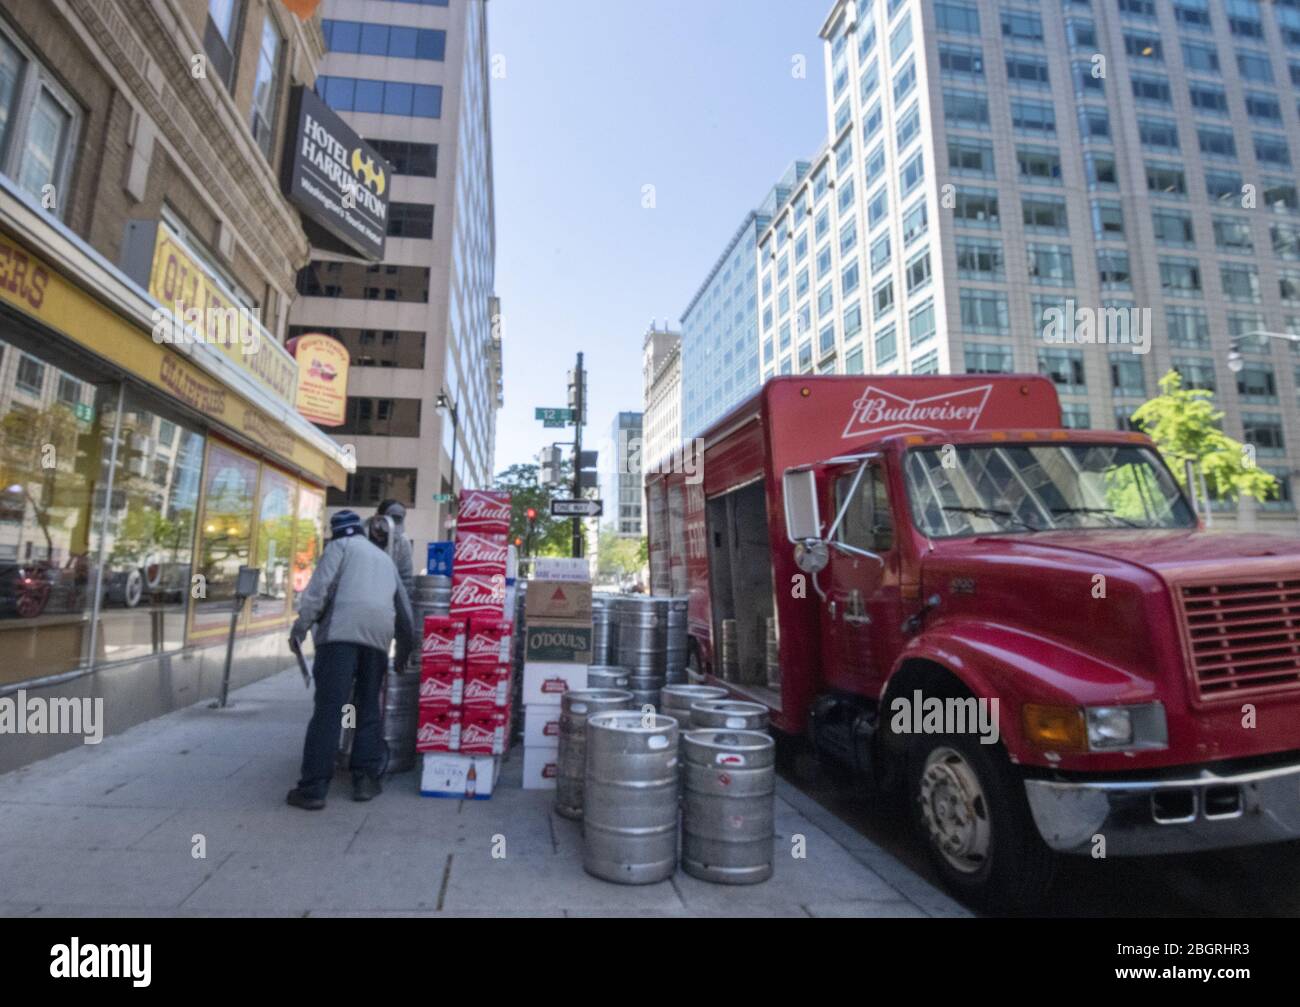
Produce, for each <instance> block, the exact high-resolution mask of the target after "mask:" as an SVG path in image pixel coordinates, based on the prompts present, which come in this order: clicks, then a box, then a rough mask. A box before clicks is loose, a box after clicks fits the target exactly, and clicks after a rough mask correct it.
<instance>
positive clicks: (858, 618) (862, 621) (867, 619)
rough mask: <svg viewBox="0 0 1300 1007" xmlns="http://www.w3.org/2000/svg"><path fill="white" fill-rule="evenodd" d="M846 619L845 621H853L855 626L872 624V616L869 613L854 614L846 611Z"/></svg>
mask: <svg viewBox="0 0 1300 1007" xmlns="http://www.w3.org/2000/svg"><path fill="white" fill-rule="evenodd" d="M844 621H845V622H851V623H853V624H854V625H855V626H870V625H871V616H869V615H853V614H852V613H850V612H846V613H844Z"/></svg>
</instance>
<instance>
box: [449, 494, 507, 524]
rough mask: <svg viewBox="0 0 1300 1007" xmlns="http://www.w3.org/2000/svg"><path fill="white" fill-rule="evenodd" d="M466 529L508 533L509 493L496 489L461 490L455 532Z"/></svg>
mask: <svg viewBox="0 0 1300 1007" xmlns="http://www.w3.org/2000/svg"><path fill="white" fill-rule="evenodd" d="M467 531H475V532H482V533H484V534H487V535H509V534H510V494H509V493H504V492H500V491H497V490H461V491H460V506H459V507H457V509H456V534H457V535H459V534H460V533H461V532H467Z"/></svg>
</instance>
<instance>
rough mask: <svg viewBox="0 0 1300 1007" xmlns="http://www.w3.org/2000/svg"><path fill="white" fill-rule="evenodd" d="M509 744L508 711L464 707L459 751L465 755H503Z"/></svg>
mask: <svg viewBox="0 0 1300 1007" xmlns="http://www.w3.org/2000/svg"><path fill="white" fill-rule="evenodd" d="M509 744H510V711H509V710H494V709H491V708H489V709H486V710H481V709H469V708H466V710H465V716H464V718H463V720H462V721H461V728H460V751H461V752H463V753H465V754H467V755H503V754H505V750H506V748H507V746H508V745H509Z"/></svg>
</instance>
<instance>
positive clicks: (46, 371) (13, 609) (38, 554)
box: [0, 341, 117, 684]
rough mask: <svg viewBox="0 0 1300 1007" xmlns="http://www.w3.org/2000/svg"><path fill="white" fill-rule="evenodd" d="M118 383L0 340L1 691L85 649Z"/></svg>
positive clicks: (63, 667) (60, 668)
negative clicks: (97, 517) (102, 381)
mask: <svg viewBox="0 0 1300 1007" xmlns="http://www.w3.org/2000/svg"><path fill="white" fill-rule="evenodd" d="M116 405H117V386H116V385H96V384H93V383H91V382H90V381H87V380H85V379H84V378H82V377H81V376H79V375H76V374H72V373H69V372H67V371H63V370H61V369H59V368H58V367H56V366H54V365H53V364H52V363H50V362H48V361H47V360H45V359H44V358H42V357H39V356H37V355H35V354H33V353H31V352H28V351H26V350H25V349H24V348H20V347H19V346H17V345H14V344H13V343H9V342H4V341H0V654H3V660H0V684H5V683H8V682H17V681H23V680H25V679H29V678H35V677H38V676H42V675H53V674H58V673H60V672H64V671H70V670H72V669H75V668H77V667H79V666H80V665H82V664H83V663H84V662H85V659H86V657H87V656H88V655H87V651H88V647H89V627H90V610H91V607H92V601H93V594H94V587H95V570H94V560H95V553H94V551H93V549H92V548H91V536H92V525H93V508H95V507H98V506H102V504H103V498H104V494H105V488H104V482H105V479H106V478H107V474H108V472H107V460H108V451H107V450H106V442H107V441H109V440H111V438H112V430H113V425H114V423H113V421H114V411H115V409H116Z"/></svg>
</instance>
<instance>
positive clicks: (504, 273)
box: [487, 0, 831, 472]
mask: <svg viewBox="0 0 1300 1007" xmlns="http://www.w3.org/2000/svg"><path fill="white" fill-rule="evenodd" d="M487 6H488V15H489V34H488V46H489V50H490V52H491V53H492V54H493V56H495V57H498V58H501V57H503V58H504V66H505V77H504V78H503V79H502V78H498V79H495V80H493V81H492V120H493V122H492V134H493V160H494V171H495V176H496V178H495V182H496V229H497V267H496V288H497V293H498V294H500V296H501V298H502V312H503V316H504V318H503V320H504V339H505V407H504V408H503V409H502V411H501V413H500V415H499V417H498V421H497V431H498V432H497V450H496V469H497V471H498V472H499V471H501V470H502V469H504V468H506V467H507V466H509V465H511V464H514V463H516V462H531V461H532V460H533V458H534V456H535V455H536V453H537V451H538V449H539V448H541V447H542V445H543V444H546V443H549V442H551V441H553V440H557V439H560V440H566V439H570V433H569V431H559V430H544V429H543V427H542V425H541V423H540V422H539V421H535V420H534V419H533V409H534V407H535V406H563V405H565V374H566V372H567V371H568V369H569V368H570V367H572V366H573V358H574V355H575V354H576V353H577V352H578V351H579V350H581V351H583V352H584V353H585V354H586V364H587V368H588V384H589V388H590V398H591V403H590V404H591V408H590V411H589V413H588V416H589V420H590V422H589V423H588V425H587V427H586V430H585V432H584V435H583V436H584V439H585V441H586V443H587V444H588V445H589V446H594V445H595V442H598V441H601V440H603V439H604V438H606V437H607V436H608V431H609V427H610V422H611V421H612V419H613V416H614V414H615V413H617V412H618V411H620V410H624V409H631V410H639V409H640V408H641V394H642V390H641V337H642V336H643V335H644V333H645V331H646V328H647V327H648V325H649V322H650V320H651V319H656V320H657V321H658V322H659V323H660V325H661V326H662V324H663V323H664V322H665V321H668V322H670V324H671V325H672V326H673V327H674V328H676V327H677V325H678V321H679V319H680V317H681V313H682V311H683V310H684V309H685V308H686V305H687V304H688V303H689V302H690V299H691V298H692V297H693V296H694V295H695V292H696V291H697V290H698V289H699V286H700V284H701V283H702V282H703V280H704V278H705V276H706V275H707V273H708V271H709V269H711V268H712V266H713V263H714V262H715V261H716V259H717V257H718V256H719V255H720V254H721V252H722V250H723V248H724V246H725V244H726V242H727V241H729V240H730V238H731V236H732V234H733V233H734V232H735V230H736V228H737V227H738V226H739V225H740V222H741V220H742V219H743V218H744V215H745V213H746V212H747V211H748V210H749V209H751V208H752V207H753V206H755V205H756V204H757V203H758V202H759V200H761V199H762V198H763V196H764V195H765V194H766V192H767V190H768V189H769V188H770V187H771V185H772V183H773V182H774V181H776V179H777V177H778V176H779V175H780V173H781V172H782V171H784V170H785V168H786V166H787V165H788V164H789V163H790V162H791V161H792V160H794V159H796V158H808V157H810V156H811V155H812V154H814V153H815V152H816V151H817V149H818V148H819V147H820V145H821V144H822V142H823V141H824V139H825V135H826V112H825V90H824V85H823V70H822V49H821V39H820V38H818V36H817V30H818V29H819V28H820V27H821V23H822V21H823V19H824V18H825V16H826V14H827V13H828V12H829V11H830V8H831V0H490V2H489V3H488V5H487ZM798 54H802V55H803V56H805V57H806V67H807V71H806V72H807V75H806V77H804V78H803V79H797V78H796V77H795V76H794V75H793V74H792V72H791V71H792V68H793V66H794V57H795V56H796V55H798ZM647 184H649V185H654V186H655V202H656V206H655V208H654V209H643V208H642V205H641V203H642V186H644V185H647ZM601 462H602V465H601V467H602V469H603V468H605V466H606V465H607V464H608V463H609V461H608V460H607V459H604V458H602V459H601Z"/></svg>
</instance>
